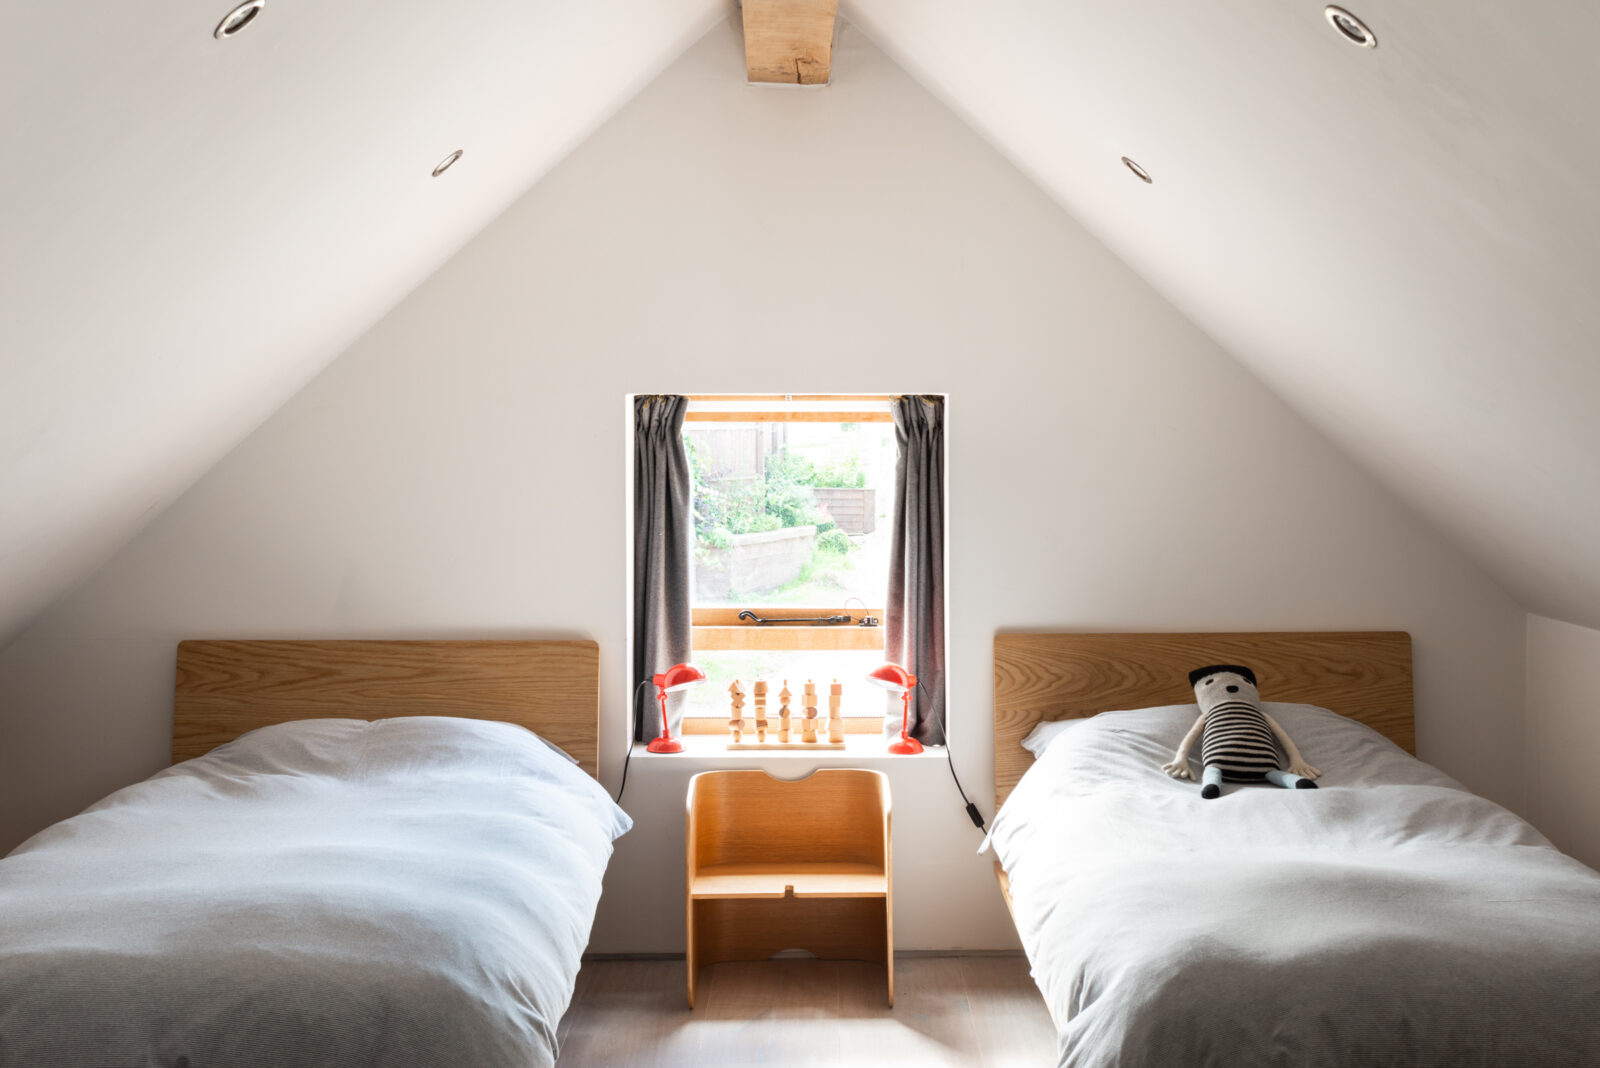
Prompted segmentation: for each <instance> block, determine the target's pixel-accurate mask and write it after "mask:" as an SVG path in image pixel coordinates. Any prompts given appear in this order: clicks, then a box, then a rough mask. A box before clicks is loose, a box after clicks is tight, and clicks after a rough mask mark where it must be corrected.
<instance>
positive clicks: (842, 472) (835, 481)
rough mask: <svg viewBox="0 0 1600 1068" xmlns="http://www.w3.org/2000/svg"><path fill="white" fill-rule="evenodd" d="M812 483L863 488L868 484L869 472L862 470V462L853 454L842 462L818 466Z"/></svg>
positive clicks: (832, 486)
mask: <svg viewBox="0 0 1600 1068" xmlns="http://www.w3.org/2000/svg"><path fill="white" fill-rule="evenodd" d="M811 484H812V485H813V486H824V487H828V488H836V489H861V488H863V487H864V486H866V484H867V473H866V472H865V471H863V470H861V464H860V462H859V461H858V460H857V459H856V458H855V457H854V456H852V457H850V458H849V459H848V460H844V461H841V462H840V463H836V464H824V465H823V466H822V467H820V468H818V469H817V474H816V477H815V479H814V480H813V481H812V483H811Z"/></svg>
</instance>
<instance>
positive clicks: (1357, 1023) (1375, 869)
mask: <svg viewBox="0 0 1600 1068" xmlns="http://www.w3.org/2000/svg"><path fill="white" fill-rule="evenodd" d="M1264 707H1265V708H1266V710H1267V711H1268V713H1269V714H1271V715H1272V716H1273V717H1274V718H1275V719H1277V720H1278V722H1279V723H1280V724H1282V725H1283V727H1284V729H1285V730H1286V731H1287V732H1288V733H1289V736H1290V737H1291V738H1293V739H1294V740H1295V742H1296V744H1297V746H1298V747H1299V748H1300V750H1301V752H1302V753H1303V754H1304V755H1305V758H1306V760H1307V761H1309V762H1310V763H1311V764H1313V765H1315V766H1317V767H1319V768H1321V769H1322V771H1323V775H1322V778H1321V779H1320V780H1319V783H1318V785H1319V787H1320V788H1319V789H1317V790H1284V789H1280V788H1277V787H1273V786H1269V785H1245V786H1241V785H1231V784H1230V785H1228V786H1226V787H1224V793H1223V795H1222V797H1221V798H1218V799H1216V800H1212V801H1207V800H1202V799H1201V797H1200V791H1199V787H1198V786H1197V785H1195V784H1194V783H1192V782H1181V781H1178V780H1174V779H1172V778H1170V777H1168V776H1167V775H1165V774H1163V773H1162V771H1161V765H1162V764H1163V763H1164V762H1166V761H1167V760H1169V759H1171V754H1172V752H1173V750H1174V749H1175V748H1176V746H1177V745H1178V743H1179V741H1180V740H1181V739H1182V737H1183V735H1184V732H1185V731H1186V730H1187V729H1188V727H1189V726H1190V725H1191V724H1192V723H1193V721H1194V719H1195V717H1196V715H1197V714H1198V711H1197V709H1196V707H1195V706H1194V705H1186V706H1185V705H1179V706H1171V707H1167V708H1158V709H1143V710H1135V711H1125V712H1108V713H1104V714H1102V715H1100V716H1096V717H1094V718H1093V719H1091V720H1086V721H1083V723H1082V724H1081V725H1078V726H1075V727H1073V728H1071V729H1069V730H1066V731H1064V732H1063V733H1062V734H1061V735H1060V736H1059V737H1057V738H1056V739H1055V740H1054V741H1052V742H1051V743H1050V744H1049V745H1048V747H1047V748H1046V749H1045V750H1044V753H1043V756H1042V757H1041V758H1040V759H1039V760H1038V761H1037V762H1036V763H1035V764H1034V765H1033V766H1032V767H1031V768H1030V769H1029V770H1028V772H1027V773H1026V774H1025V775H1024V776H1023V778H1022V780H1021V782H1020V783H1019V784H1018V786H1017V788H1016V789H1015V791H1013V793H1012V795H1011V797H1010V798H1009V799H1008V801H1007V802H1006V804H1005V806H1004V808H1003V809H1002V810H1001V812H1000V813H999V814H998V816H997V817H996V819H995V822H994V832H993V838H992V841H993V843H994V848H995V850H996V853H997V854H998V856H999V859H1000V861H1001V863H1002V864H1003V865H1004V867H1005V869H1006V872H1007V874H1008V875H1009V877H1010V883H1011V893H1012V899H1013V906H1014V912H1015V916H1016V921H1017V927H1018V930H1019V932H1020V933H1021V936H1022V940H1023V943H1024V946H1025V947H1026V949H1027V952H1028V956H1029V960H1030V963H1031V965H1032V968H1033V974H1034V978H1035V979H1036V981H1037V982H1038V984H1039V987H1040V989H1041V990H1042V991H1043V993H1044V997H1045V1000H1046V1002H1047V1004H1048V1005H1049V1008H1050V1011H1051V1014H1052V1016H1053V1017H1054V1019H1055V1020H1056V1023H1057V1027H1058V1029H1059V1036H1060V1056H1059V1063H1060V1064H1062V1065H1071V1066H1074V1068H1090V1066H1094V1068H1100V1066H1112V1065H1120V1066H1123V1068H1138V1066H1157V1065H1159V1066H1171V1065H1185V1066H1200V1065H1223V1064H1226V1065H1228V1066H1230V1068H1247V1066H1252V1065H1282V1066H1289V1065H1293V1066H1296V1068H1309V1066H1318V1065H1327V1066H1343V1068H1348V1066H1368V1065H1430V1066H1436V1065H1453V1066H1469V1065H1502V1066H1509V1065H1529V1066H1531V1065H1541V1066H1543V1065H1573V1066H1578V1065H1585V1066H1593V1065H1597V1064H1600V1013H1597V1012H1596V1009H1595V1007H1596V1006H1597V1005H1600V875H1596V873H1595V872H1593V871H1591V870H1590V869H1588V868H1587V867H1585V866H1584V865H1582V864H1580V863H1578V862H1577V861H1575V860H1573V859H1571V858H1569V857H1566V856H1564V855H1563V854H1561V853H1560V852H1559V851H1557V850H1556V849H1555V848H1553V847H1552V846H1551V845H1550V843H1549V842H1548V841H1546V840H1545V839H1544V838H1543V837H1542V836H1540V835H1539V833H1538V832H1537V831H1535V830H1534V829H1533V828H1532V827H1531V826H1529V825H1528V824H1527V823H1525V822H1524V821H1522V820H1521V819H1519V818H1517V817H1516V816H1514V815H1513V814H1512V813H1510V812H1508V811H1507V810H1505V809H1504V808H1501V807H1500V806H1498V805H1495V804H1493V803H1491V802H1489V801H1487V800H1485V799H1483V798H1481V797H1477V796H1476V795H1474V794H1472V793H1470V792H1469V791H1467V790H1466V789H1465V788H1463V787H1462V786H1461V785H1460V784H1459V783H1456V782H1455V781H1453V780H1452V779H1450V778H1449V777H1448V776H1446V775H1444V774H1442V773H1441V772H1439V771H1438V770H1436V769H1434V768H1432V767H1430V766H1428V765H1426V764H1424V763H1421V762H1420V761H1417V760H1415V759H1414V758H1412V757H1410V756H1409V755H1407V754H1406V753H1405V752H1404V751H1402V750H1401V749H1399V748H1398V747H1396V746H1395V745H1393V744H1392V743H1390V742H1389V741H1387V740H1386V739H1384V738H1383V737H1382V736H1381V735H1379V734H1377V733H1376V732H1374V731H1372V730H1370V729H1368V728H1367V727H1365V726H1363V725H1361V724H1359V723H1356V722H1354V721H1353V720H1349V719H1346V718H1344V717H1341V716H1337V715H1335V714H1334V713H1332V712H1329V711H1327V710H1325V709H1319V708H1313V707H1309V706H1294V705H1282V704H1273V703H1267V704H1266V705H1265V706H1264Z"/></svg>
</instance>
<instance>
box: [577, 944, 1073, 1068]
mask: <svg viewBox="0 0 1600 1068" xmlns="http://www.w3.org/2000/svg"><path fill="white" fill-rule="evenodd" d="M683 968H684V965H683V961H681V960H652V961H630V960H604V961H586V962H585V963H584V965H583V970H582V971H580V972H579V973H578V983H577V988H576V990H575V991H574V993H573V997H572V1007H571V1008H570V1009H568V1011H567V1014H566V1016H564V1017H563V1018H562V1020H561V1027H560V1030H559V1035H560V1039H561V1059H560V1061H559V1062H558V1066H559V1068H599V1066H604V1068H614V1066H633V1065H661V1066H669V1065H674V1066H675V1065H684V1066H696V1068H698V1066H704V1068H713V1066H718V1065H743V1064H765V1065H781V1066H785V1068H787V1066H789V1065H863V1066H870V1068H880V1066H888V1065H919V1066H922V1065H928V1066H932V1065H973V1066H980V1068H1001V1066H1005V1068H1012V1066H1015V1068H1031V1066H1038V1068H1048V1066H1050V1065H1054V1064H1055V1063H1056V1035H1055V1029H1054V1028H1053V1027H1051V1025H1050V1015H1049V1013H1048V1012H1046V1011H1045V1007H1044V1001H1043V1000H1042V999H1041V998H1040V996H1039V991H1038V988H1037V987H1035V986H1034V985H1033V980H1032V979H1030V978H1029V977H1028V962H1027V961H1026V960H1025V959H1024V958H1022V957H1021V956H1016V957H907V956H901V957H899V958H897V959H896V960H895V976H894V979H895V1007H894V1008H893V1009H891V1008H889V1007H888V1006H887V1005H885V1004H884V989H883V969H882V968H880V967H878V966H877V965H874V964H857V963H854V962H850V961H821V960H774V961H764V962H762V963H759V964H743V963H735V964H717V965H714V966H712V967H710V968H707V969H705V970H704V971H703V972H702V973H701V985H700V992H699V996H698V1001H699V1005H700V1007H699V1008H698V1009H695V1010H693V1011H691V1010H690V1009H689V1008H688V1006H687V1005H686V1004H685V1001H684V975H683Z"/></svg>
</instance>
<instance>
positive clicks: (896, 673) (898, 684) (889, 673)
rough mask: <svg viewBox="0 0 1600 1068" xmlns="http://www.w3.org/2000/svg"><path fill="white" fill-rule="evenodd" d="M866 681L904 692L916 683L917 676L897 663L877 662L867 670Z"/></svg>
mask: <svg viewBox="0 0 1600 1068" xmlns="http://www.w3.org/2000/svg"><path fill="white" fill-rule="evenodd" d="M867 681H868V682H870V683H872V685H874V686H882V687H883V688H884V689H885V690H894V691H895V692H896V693H904V692H905V691H907V690H909V689H911V687H913V686H915V685H916V684H917V677H916V676H915V675H913V674H911V672H909V671H907V670H906V669H905V668H903V667H901V666H900V665H899V664H879V665H878V666H877V667H875V668H873V669H872V670H871V671H869V672H867Z"/></svg>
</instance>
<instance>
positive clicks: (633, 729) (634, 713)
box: [616, 679, 650, 805]
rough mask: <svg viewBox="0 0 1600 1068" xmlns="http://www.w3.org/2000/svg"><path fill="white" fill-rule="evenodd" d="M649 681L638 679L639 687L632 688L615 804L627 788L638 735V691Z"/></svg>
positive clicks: (619, 802) (620, 802)
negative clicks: (626, 736) (625, 752)
mask: <svg viewBox="0 0 1600 1068" xmlns="http://www.w3.org/2000/svg"><path fill="white" fill-rule="evenodd" d="M649 681H650V680H649V679H640V680H639V685H637V686H635V687H634V688H633V697H632V699H630V700H629V702H628V752H627V754H626V755H625V756H623V758H622V785H621V786H619V787H617V797H616V802H617V804H619V805H620V804H622V792H623V791H624V790H626V789H627V788H628V761H630V760H632V759H633V743H634V742H635V741H636V740H637V739H635V738H634V735H636V734H638V733H639V691H640V690H642V689H644V685H645V683H647V682H649Z"/></svg>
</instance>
